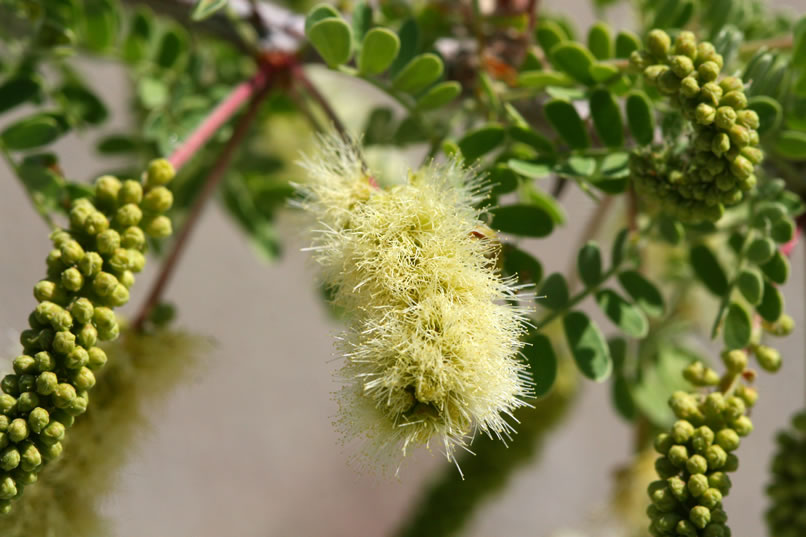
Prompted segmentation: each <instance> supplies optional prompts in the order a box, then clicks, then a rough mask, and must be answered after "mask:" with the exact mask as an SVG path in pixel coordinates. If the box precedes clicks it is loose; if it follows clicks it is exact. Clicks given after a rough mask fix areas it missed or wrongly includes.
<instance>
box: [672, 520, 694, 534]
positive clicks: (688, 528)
mask: <svg viewBox="0 0 806 537" xmlns="http://www.w3.org/2000/svg"><path fill="white" fill-rule="evenodd" d="M675 532H676V533H677V535H680V536H681V537H697V528H696V527H695V526H694V524H692V523H691V522H690V521H688V520H681V521H680V522H678V523H677V526H676V527H675Z"/></svg>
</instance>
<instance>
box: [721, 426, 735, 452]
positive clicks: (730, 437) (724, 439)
mask: <svg viewBox="0 0 806 537" xmlns="http://www.w3.org/2000/svg"><path fill="white" fill-rule="evenodd" d="M716 443H717V444H719V445H720V446H721V447H722V449H724V450H725V451H733V450H735V449H738V447H739V435H738V434H737V433H736V431H734V430H733V429H728V428H726V429H722V430H721V431H719V432H718V433H716Z"/></svg>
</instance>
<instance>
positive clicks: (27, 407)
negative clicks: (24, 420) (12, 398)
mask: <svg viewBox="0 0 806 537" xmlns="http://www.w3.org/2000/svg"><path fill="white" fill-rule="evenodd" d="M26 388H33V386H26ZM38 406H39V396H38V395H37V394H36V392H32V391H25V392H24V393H21V394H20V396H19V397H18V398H17V411H18V412H21V413H23V414H26V413H28V412H31V411H32V410H33V409H35V408H36V407H38Z"/></svg>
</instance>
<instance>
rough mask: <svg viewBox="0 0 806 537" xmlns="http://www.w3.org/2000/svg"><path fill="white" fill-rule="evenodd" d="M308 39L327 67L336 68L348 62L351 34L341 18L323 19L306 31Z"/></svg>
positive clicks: (350, 53) (351, 41) (351, 43)
mask: <svg viewBox="0 0 806 537" xmlns="http://www.w3.org/2000/svg"><path fill="white" fill-rule="evenodd" d="M307 35H308V39H309V40H310V41H311V44H312V45H313V46H314V48H315V49H316V51H317V52H318V53H319V55H320V56H322V59H323V60H325V63H327V64H328V66H329V67H331V68H333V67H338V66H339V65H342V64H345V63H347V62H348V61H349V60H350V56H351V55H352V45H353V33H352V30H351V29H350V26H349V25H348V24H347V23H346V22H344V21H343V20H342V19H341V18H325V19H322V20H320V21H319V22H317V23H316V24H314V25H312V26H311V27H310V29H309V30H308V31H307Z"/></svg>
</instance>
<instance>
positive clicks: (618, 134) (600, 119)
mask: <svg viewBox="0 0 806 537" xmlns="http://www.w3.org/2000/svg"><path fill="white" fill-rule="evenodd" d="M590 107H591V116H592V117H593V126H594V127H595V128H596V133H597V134H598V135H599V138H601V140H602V141H603V142H604V143H605V145H607V146H609V147H621V146H622V145H624V126H623V124H622V122H621V111H620V110H619V106H618V103H617V102H616V99H615V98H614V97H613V94H612V93H610V92H609V91H608V90H606V89H604V88H598V89H595V90H593V93H591V98H590Z"/></svg>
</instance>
